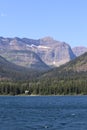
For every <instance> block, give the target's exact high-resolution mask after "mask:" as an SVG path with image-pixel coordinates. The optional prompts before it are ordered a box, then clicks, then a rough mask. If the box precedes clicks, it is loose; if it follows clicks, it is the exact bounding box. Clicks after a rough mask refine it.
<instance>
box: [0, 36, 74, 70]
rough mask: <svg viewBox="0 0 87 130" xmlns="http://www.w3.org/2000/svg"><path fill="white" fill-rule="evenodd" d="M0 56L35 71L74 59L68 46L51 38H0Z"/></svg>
mask: <svg viewBox="0 0 87 130" xmlns="http://www.w3.org/2000/svg"><path fill="white" fill-rule="evenodd" d="M0 55H1V56H3V57H4V58H6V59H7V60H9V61H10V62H13V63H15V64H17V65H21V66H25V67H29V68H31V67H33V68H34V67H35V68H37V69H38V68H39V69H41V66H43V67H42V69H46V70H47V68H48V67H47V65H48V66H60V65H62V64H64V63H66V62H68V61H70V60H72V59H74V58H75V55H74V53H73V52H72V50H71V47H70V46H69V45H68V44H66V43H65V42H59V41H56V40H54V39H53V38H51V37H45V38H42V39H38V40H34V39H28V38H18V37H15V38H3V37H0ZM42 64H43V65H42ZM46 64H47V65H46Z"/></svg>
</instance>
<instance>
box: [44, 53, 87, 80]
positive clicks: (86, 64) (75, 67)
mask: <svg viewBox="0 0 87 130" xmlns="http://www.w3.org/2000/svg"><path fill="white" fill-rule="evenodd" d="M80 72H84V73H85V72H86V73H87V52H86V53H85V54H83V55H82V56H79V57H78V58H76V59H74V60H72V61H70V62H68V63H66V64H65V65H62V66H61V67H58V68H54V69H53V70H50V71H49V72H47V73H45V74H44V75H43V77H44V78H49V77H51V78H57V77H61V76H62V77H63V75H65V77H66V76H68V77H70V76H71V75H72V77H73V76H75V74H76V73H77V74H78V75H79V74H80ZM79 76H81V75H79ZM86 77H87V76H86Z"/></svg>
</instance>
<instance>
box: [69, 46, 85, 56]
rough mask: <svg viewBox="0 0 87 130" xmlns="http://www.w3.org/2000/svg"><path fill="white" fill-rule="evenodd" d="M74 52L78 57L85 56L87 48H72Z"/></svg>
mask: <svg viewBox="0 0 87 130" xmlns="http://www.w3.org/2000/svg"><path fill="white" fill-rule="evenodd" d="M72 51H73V53H74V54H75V55H76V56H77V57H78V56H80V55H82V54H84V53H85V52H87V48H86V47H74V48H72Z"/></svg>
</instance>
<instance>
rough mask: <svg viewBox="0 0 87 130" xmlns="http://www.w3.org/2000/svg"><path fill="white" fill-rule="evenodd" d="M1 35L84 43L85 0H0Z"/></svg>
mask: <svg viewBox="0 0 87 130" xmlns="http://www.w3.org/2000/svg"><path fill="white" fill-rule="evenodd" d="M0 36H3V37H21V38H22V37H27V38H33V39H39V38H43V37H45V36H51V37H53V38H54V39H56V40H59V41H65V42H67V43H68V44H70V45H71V47H74V46H87V0H0Z"/></svg>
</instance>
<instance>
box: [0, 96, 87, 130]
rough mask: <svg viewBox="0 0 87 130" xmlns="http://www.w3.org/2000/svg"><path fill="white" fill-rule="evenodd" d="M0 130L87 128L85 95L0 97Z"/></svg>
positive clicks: (71, 129)
mask: <svg viewBox="0 0 87 130" xmlns="http://www.w3.org/2000/svg"><path fill="white" fill-rule="evenodd" d="M0 130H87V96H0Z"/></svg>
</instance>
